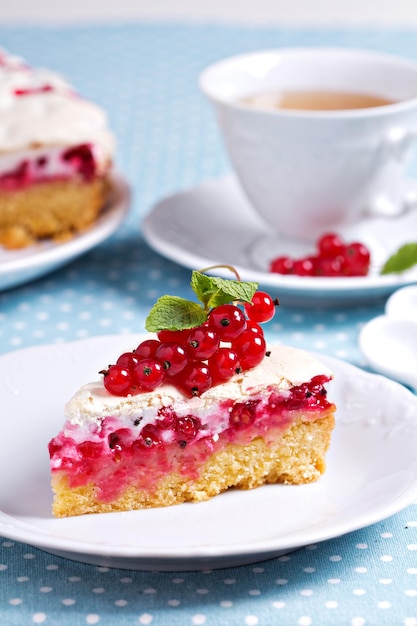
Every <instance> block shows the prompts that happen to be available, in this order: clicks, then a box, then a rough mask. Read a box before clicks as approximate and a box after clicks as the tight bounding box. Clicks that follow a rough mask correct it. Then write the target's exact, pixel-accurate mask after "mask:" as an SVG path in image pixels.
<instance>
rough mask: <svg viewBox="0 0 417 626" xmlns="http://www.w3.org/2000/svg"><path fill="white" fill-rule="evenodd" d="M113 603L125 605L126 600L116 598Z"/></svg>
mask: <svg viewBox="0 0 417 626" xmlns="http://www.w3.org/2000/svg"><path fill="white" fill-rule="evenodd" d="M115 605H116V606H126V605H127V600H123V599H120V600H116V601H115Z"/></svg>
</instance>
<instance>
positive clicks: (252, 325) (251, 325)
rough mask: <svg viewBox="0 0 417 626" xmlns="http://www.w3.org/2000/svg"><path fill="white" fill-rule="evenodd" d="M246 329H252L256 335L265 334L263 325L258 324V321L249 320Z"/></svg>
mask: <svg viewBox="0 0 417 626" xmlns="http://www.w3.org/2000/svg"><path fill="white" fill-rule="evenodd" d="M246 330H250V331H251V332H252V333H255V335H262V337H263V336H264V331H263V330H262V327H261V326H260V325H259V324H258V322H253V321H252V320H247V322H246Z"/></svg>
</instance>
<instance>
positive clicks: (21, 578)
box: [16, 576, 29, 583]
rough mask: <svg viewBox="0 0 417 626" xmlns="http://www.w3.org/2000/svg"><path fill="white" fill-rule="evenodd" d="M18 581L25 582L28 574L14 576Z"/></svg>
mask: <svg viewBox="0 0 417 626" xmlns="http://www.w3.org/2000/svg"><path fill="white" fill-rule="evenodd" d="M16 580H17V582H18V583H27V581H28V580H29V577H28V576H18V577H17V578H16Z"/></svg>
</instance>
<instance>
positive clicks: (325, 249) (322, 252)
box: [317, 233, 345, 258]
mask: <svg viewBox="0 0 417 626" xmlns="http://www.w3.org/2000/svg"><path fill="white" fill-rule="evenodd" d="M317 249H318V252H319V256H320V257H322V258H325V257H326V258H328V257H335V256H338V255H339V254H342V253H343V252H344V249H345V243H344V241H343V239H342V238H341V237H340V236H339V235H337V234H336V233H325V234H324V235H322V237H320V239H319V240H318V242H317Z"/></svg>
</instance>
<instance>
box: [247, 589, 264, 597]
mask: <svg viewBox="0 0 417 626" xmlns="http://www.w3.org/2000/svg"><path fill="white" fill-rule="evenodd" d="M248 594H249V595H250V596H260V595H261V592H260V591H259V589H250V590H249V591H248Z"/></svg>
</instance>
